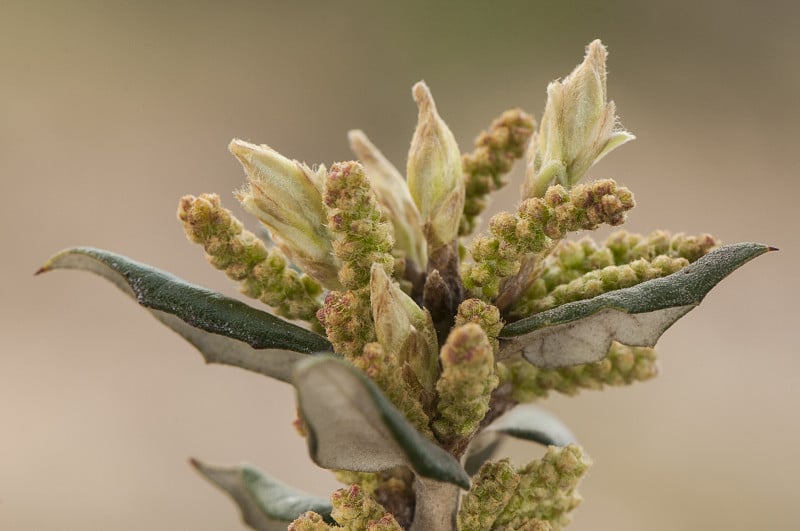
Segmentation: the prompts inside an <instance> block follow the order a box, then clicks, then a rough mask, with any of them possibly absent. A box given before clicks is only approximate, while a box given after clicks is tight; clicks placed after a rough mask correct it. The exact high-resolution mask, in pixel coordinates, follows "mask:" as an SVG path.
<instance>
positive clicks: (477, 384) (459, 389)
mask: <svg viewBox="0 0 800 531" xmlns="http://www.w3.org/2000/svg"><path fill="white" fill-rule="evenodd" d="M441 362H442V375H441V376H440V377H439V381H438V382H436V391H437V392H438V393H439V402H438V404H437V405H436V407H437V410H438V412H439V413H438V416H437V418H436V419H434V421H433V431H434V432H435V433H436V436H437V437H438V438H439V440H440V441H445V442H451V441H452V440H453V439H455V438H459V437H467V436H469V435H471V434H472V433H473V432H474V431H475V430H476V429H477V428H478V424H480V421H481V420H482V419H483V417H484V416H485V415H486V411H488V409H489V399H490V397H491V394H492V391H494V389H495V387H497V383H498V381H499V380H498V378H497V375H495V371H494V355H493V353H492V345H491V343H489V339H488V338H487V337H486V333H485V332H484V331H483V330H482V329H481V327H480V326H479V325H477V324H474V323H467V324H465V325H463V326H460V327H457V328H454V329H453V331H452V332H450V336H449V337H448V338H447V342H446V343H445V344H444V346H443V347H442V352H441Z"/></svg>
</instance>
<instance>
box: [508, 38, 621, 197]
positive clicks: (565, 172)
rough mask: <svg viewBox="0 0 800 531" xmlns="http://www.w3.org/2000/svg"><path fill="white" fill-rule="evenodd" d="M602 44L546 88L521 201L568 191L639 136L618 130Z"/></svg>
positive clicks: (596, 44) (591, 47) (592, 47)
mask: <svg viewBox="0 0 800 531" xmlns="http://www.w3.org/2000/svg"><path fill="white" fill-rule="evenodd" d="M607 56H608V52H607V51H606V48H605V46H603V44H602V43H601V42H600V41H599V40H594V41H592V42H591V43H590V44H589V46H587V48H586V57H585V58H584V60H583V62H582V63H581V64H580V65H578V66H577V67H576V68H575V70H573V71H572V73H571V74H569V75H568V76H567V77H565V78H564V79H563V80H562V81H553V82H552V83H550V85H548V87H547V103H546V105H545V109H544V114H543V115H542V122H541V126H540V128H539V133H538V134H537V135H535V137H534V139H533V140H532V141H531V145H530V147H529V149H528V167H527V174H526V176H525V182H524V183H523V197H526V198H527V197H542V196H543V195H544V192H545V191H546V190H547V187H548V186H550V185H551V184H561V185H563V186H565V187H567V188H568V187H570V186H572V185H573V184H575V183H576V182H577V181H578V180H579V179H580V178H581V177H582V176H583V174H585V173H586V171H587V170H588V169H589V168H590V167H591V166H592V165H593V164H594V163H595V162H597V161H599V160H600V159H602V158H603V157H604V156H606V155H607V154H608V153H610V152H611V151H613V150H614V149H615V148H617V147H619V146H621V145H622V144H624V143H626V142H628V141H630V140H633V139H634V138H636V137H635V136H633V135H632V134H631V133H629V132H627V131H624V130H621V129H619V124H618V119H617V115H616V107H615V105H614V102H613V101H611V102H607V100H606V58H607Z"/></svg>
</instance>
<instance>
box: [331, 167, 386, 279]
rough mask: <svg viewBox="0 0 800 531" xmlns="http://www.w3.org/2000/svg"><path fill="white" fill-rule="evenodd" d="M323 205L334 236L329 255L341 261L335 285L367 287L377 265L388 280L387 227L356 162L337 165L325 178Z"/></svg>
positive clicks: (367, 182)
mask: <svg viewBox="0 0 800 531" xmlns="http://www.w3.org/2000/svg"><path fill="white" fill-rule="evenodd" d="M323 201H324V203H325V206H326V207H327V208H328V228H329V230H330V231H331V233H332V235H333V236H334V238H335V240H334V242H333V252H334V254H335V255H336V256H337V257H338V258H339V259H341V261H342V267H341V269H340V270H339V282H341V283H342V285H343V286H344V287H345V288H347V289H360V288H363V287H365V286H367V285H368V284H369V277H370V269H371V268H372V264H381V265H382V266H383V268H384V269H385V270H386V273H387V274H388V275H389V276H391V275H392V271H393V269H394V262H395V258H394V257H393V256H392V245H393V241H392V236H391V227H390V226H389V224H388V223H387V222H386V221H385V220H384V219H383V217H382V214H381V210H380V207H379V206H378V200H377V199H376V197H375V193H374V192H373V191H372V189H371V188H370V184H369V181H368V180H367V176H366V175H365V174H364V169H363V167H362V166H361V164H360V163H358V162H354V161H351V162H337V163H336V164H334V165H333V166H331V169H330V171H329V172H328V175H327V176H326V177H325V193H324V194H323Z"/></svg>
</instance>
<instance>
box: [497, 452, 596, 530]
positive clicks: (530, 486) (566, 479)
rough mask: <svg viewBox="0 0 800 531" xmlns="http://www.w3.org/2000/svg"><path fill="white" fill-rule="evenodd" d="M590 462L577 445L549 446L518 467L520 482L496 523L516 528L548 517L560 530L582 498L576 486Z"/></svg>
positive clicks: (553, 526)
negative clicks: (543, 451)
mask: <svg viewBox="0 0 800 531" xmlns="http://www.w3.org/2000/svg"><path fill="white" fill-rule="evenodd" d="M590 465H591V460H590V459H589V458H588V457H587V456H586V455H584V453H583V450H582V449H581V447H580V446H577V445H574V444H571V445H569V446H565V447H563V448H559V447H555V446H549V447H548V448H547V451H546V452H545V455H544V456H543V457H542V458H541V459H537V460H534V461H532V462H531V463H529V464H528V465H526V466H525V467H523V468H522V469H520V470H519V471H518V473H519V476H520V482H519V485H518V486H517V488H516V490H515V491H514V494H513V496H512V497H511V499H510V500H509V502H508V504H507V505H506V507H505V509H503V512H502V513H501V514H500V516H499V517H498V518H497V520H496V522H495V523H496V524H499V525H506V526H509V527H511V528H512V529H517V528H519V527H520V526H522V525H524V524H526V523H527V522H528V521H530V520H547V521H548V522H549V523H550V525H551V526H552V528H553V530H554V531H559V530H560V529H561V528H562V527H564V526H565V525H567V524H568V523H569V522H570V517H569V513H570V511H572V510H573V509H575V508H576V507H577V506H578V505H579V504H580V502H581V497H580V495H579V494H578V493H577V491H576V487H577V486H578V483H580V480H581V479H582V478H583V475H584V474H585V473H586V471H587V469H588V468H589V466H590ZM523 529H524V528H523Z"/></svg>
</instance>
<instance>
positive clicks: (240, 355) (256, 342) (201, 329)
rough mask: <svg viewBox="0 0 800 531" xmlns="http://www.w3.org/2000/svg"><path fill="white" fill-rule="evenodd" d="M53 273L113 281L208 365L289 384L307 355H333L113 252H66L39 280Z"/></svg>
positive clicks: (307, 335)
mask: <svg viewBox="0 0 800 531" xmlns="http://www.w3.org/2000/svg"><path fill="white" fill-rule="evenodd" d="M53 269H80V270H84V271H90V272H92V273H96V274H98V275H100V276H102V277H104V278H106V279H108V280H109V281H111V282H112V283H113V284H114V285H115V286H117V287H118V288H119V289H120V290H122V291H123V292H124V293H126V294H127V295H129V296H130V297H132V298H133V299H134V300H136V301H137V302H138V303H139V304H140V305H142V306H144V307H145V308H147V309H148V310H149V311H150V313H151V314H153V316H154V317H155V318H156V319H158V320H159V321H161V322H162V323H164V324H165V325H167V326H168V327H169V328H171V329H172V330H174V331H175V332H177V333H178V334H180V335H181V336H183V337H184V338H185V339H186V340H187V341H189V342H190V343H191V344H192V345H194V346H195V347H196V348H197V349H198V350H199V351H200V353H201V354H203V357H204V358H205V360H206V361H207V362H208V363H220V364H225V365H233V366H236V367H241V368H243V369H247V370H250V371H254V372H258V373H261V374H264V375H266V376H270V377H272V378H277V379H278V380H282V381H284V382H288V381H289V379H290V378H291V372H292V367H293V366H294V364H295V363H297V362H298V361H299V360H301V359H303V358H306V357H307V355H306V354H310V353H314V352H322V351H330V350H332V347H331V345H330V343H329V342H328V340H327V339H325V338H324V337H322V336H320V335H318V334H315V333H313V332H310V331H308V330H305V329H303V328H300V327H299V326H296V325H293V324H291V323H287V322H286V321H284V320H282V319H279V318H277V317H275V316H274V315H270V314H268V313H266V312H262V311H260V310H257V309H255V308H252V307H250V306H248V305H247V304H244V303H243V302H240V301H238V300H236V299H232V298H230V297H226V296H224V295H222V294H220V293H216V292H213V291H210V290H207V289H205V288H201V287H199V286H195V285H193V284H189V283H188V282H186V281H184V280H181V279H180V278H178V277H176V276H174V275H171V274H169V273H166V272H164V271H161V270H158V269H155V268H153V267H150V266H148V265H145V264H142V263H140V262H136V261H135V260H131V259H130V258H127V257H125V256H121V255H118V254H115V253H112V252H109V251H104V250H100V249H92V248H88V247H76V248H72V249H67V250H64V251H62V252H60V253H58V254H57V255H55V256H53V257H52V258H51V259H50V260H48V262H47V263H46V264H45V265H44V266H42V268H41V269H40V270H39V271H38V272H37V274H38V273H44V272H46V271H51V270H53Z"/></svg>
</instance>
